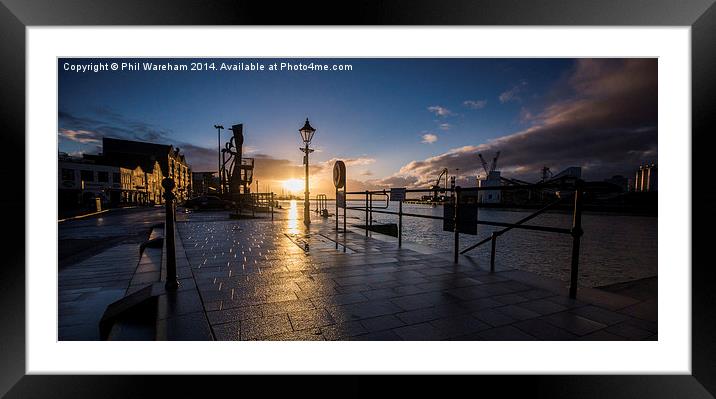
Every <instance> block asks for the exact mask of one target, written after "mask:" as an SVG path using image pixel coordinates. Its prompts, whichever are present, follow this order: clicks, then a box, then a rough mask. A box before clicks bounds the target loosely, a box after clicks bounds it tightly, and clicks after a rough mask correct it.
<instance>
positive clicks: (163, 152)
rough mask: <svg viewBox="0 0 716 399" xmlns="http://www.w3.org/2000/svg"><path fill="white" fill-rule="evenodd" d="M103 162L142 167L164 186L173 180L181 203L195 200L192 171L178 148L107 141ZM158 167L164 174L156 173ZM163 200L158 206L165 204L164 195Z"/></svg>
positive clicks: (138, 142) (103, 143)
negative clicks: (169, 180)
mask: <svg viewBox="0 0 716 399" xmlns="http://www.w3.org/2000/svg"><path fill="white" fill-rule="evenodd" d="M101 158H102V159H103V160H104V162H105V163H108V164H112V165H121V166H125V165H138V166H141V167H142V169H143V170H145V171H151V173H152V175H153V179H155V181H156V180H157V179H158V181H159V184H160V185H161V179H163V178H164V177H171V178H172V179H174V183H175V186H176V188H175V193H176V195H177V198H178V199H179V200H185V199H187V198H189V197H190V196H191V184H192V178H191V167H190V166H189V164H188V163H187V162H186V158H185V157H184V154H182V153H181V152H180V149H179V148H178V147H176V148H175V147H174V146H172V145H168V144H154V143H145V142H141V141H130V140H120V139H113V138H108V137H105V138H103V139H102V155H101ZM155 164H156V165H158V166H159V169H160V172H157V171H155ZM159 173H161V178H160V177H159V176H160V174H159ZM155 197H156V193H155ZM159 197H160V198H158V199H159V201H157V202H161V195H159Z"/></svg>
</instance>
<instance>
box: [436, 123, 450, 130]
mask: <svg viewBox="0 0 716 399" xmlns="http://www.w3.org/2000/svg"><path fill="white" fill-rule="evenodd" d="M438 127H439V128H440V130H450V128H451V127H452V125H451V124H449V123H441V124H440V125H439V126H438Z"/></svg>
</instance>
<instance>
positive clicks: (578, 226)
mask: <svg viewBox="0 0 716 399" xmlns="http://www.w3.org/2000/svg"><path fill="white" fill-rule="evenodd" d="M582 189H583V182H582V180H577V182H576V184H575V188H574V218H573V220H572V267H571V276H570V280H569V297H570V298H572V299H574V298H576V297H577V284H578V282H579V246H580V242H581V238H582V234H583V233H584V232H583V231H582Z"/></svg>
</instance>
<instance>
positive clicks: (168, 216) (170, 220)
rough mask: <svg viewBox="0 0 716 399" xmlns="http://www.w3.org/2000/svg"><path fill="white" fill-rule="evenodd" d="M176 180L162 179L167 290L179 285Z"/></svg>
mask: <svg viewBox="0 0 716 399" xmlns="http://www.w3.org/2000/svg"><path fill="white" fill-rule="evenodd" d="M174 186H175V184H174V180H173V179H172V178H169V177H166V178H164V180H162V187H164V200H165V201H164V202H165V204H164V213H165V222H164V232H165V233H164V234H165V237H164V239H165V240H166V244H167V245H166V248H167V281H166V283H165V284H164V286H165V287H166V289H167V290H176V289H177V288H178V287H179V282H178V281H177V260H176V246H175V243H174V216H175V211H176V208H175V207H174V200H175V199H176V196H175V195H174V193H173V192H172V191H173V190H174Z"/></svg>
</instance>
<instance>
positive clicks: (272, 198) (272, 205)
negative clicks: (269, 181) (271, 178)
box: [271, 191, 273, 222]
mask: <svg viewBox="0 0 716 399" xmlns="http://www.w3.org/2000/svg"><path fill="white" fill-rule="evenodd" d="M271 221H272V222H273V191H272V192H271Z"/></svg>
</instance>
